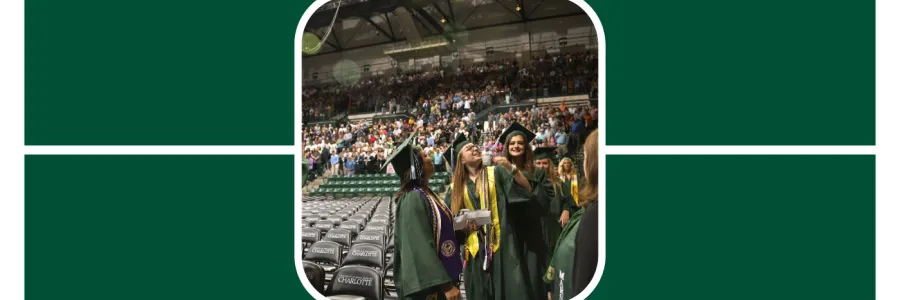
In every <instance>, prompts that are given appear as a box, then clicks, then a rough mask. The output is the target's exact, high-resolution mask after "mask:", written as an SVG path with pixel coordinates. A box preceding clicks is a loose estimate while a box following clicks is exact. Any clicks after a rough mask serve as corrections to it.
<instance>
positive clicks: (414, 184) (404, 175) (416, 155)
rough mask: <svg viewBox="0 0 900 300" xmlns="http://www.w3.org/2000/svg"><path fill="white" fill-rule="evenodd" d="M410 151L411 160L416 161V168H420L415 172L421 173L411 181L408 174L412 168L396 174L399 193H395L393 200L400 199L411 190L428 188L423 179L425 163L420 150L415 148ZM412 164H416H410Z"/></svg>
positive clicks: (426, 182)
mask: <svg viewBox="0 0 900 300" xmlns="http://www.w3.org/2000/svg"><path fill="white" fill-rule="evenodd" d="M410 151H412V152H413V155H412V158H413V159H414V160H417V161H418V167H419V168H421V170H417V171H419V172H421V173H419V172H417V173H418V174H416V179H415V180H412V179H410V177H411V176H410V174H411V173H412V168H409V169H407V170H406V171H404V172H398V173H397V175H398V176H400V191H399V192H397V194H396V195H394V198H397V197H400V196H401V195H403V193H406V192H408V191H411V190H412V189H413V188H421V189H427V188H428V181H427V180H426V178H425V169H424V168H425V161H423V158H422V150H421V149H419V148H417V147H412V149H411V150H410ZM412 163H413V164H416V162H412ZM395 171H396V169H395Z"/></svg>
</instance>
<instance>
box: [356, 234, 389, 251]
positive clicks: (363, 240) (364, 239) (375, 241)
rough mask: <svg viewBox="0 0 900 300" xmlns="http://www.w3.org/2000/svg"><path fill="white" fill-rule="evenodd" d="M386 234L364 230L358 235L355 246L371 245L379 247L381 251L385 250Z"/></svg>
mask: <svg viewBox="0 0 900 300" xmlns="http://www.w3.org/2000/svg"><path fill="white" fill-rule="evenodd" d="M384 236H385V235H384V232H381V231H376V230H363V231H362V232H360V233H359V234H358V235H356V240H354V241H353V244H354V245H359V244H370V245H375V246H378V247H379V248H381V249H384V244H385V241H384Z"/></svg>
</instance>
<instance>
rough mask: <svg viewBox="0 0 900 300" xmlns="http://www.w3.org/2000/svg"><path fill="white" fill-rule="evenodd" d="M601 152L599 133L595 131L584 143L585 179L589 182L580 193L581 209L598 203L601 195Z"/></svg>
mask: <svg viewBox="0 0 900 300" xmlns="http://www.w3.org/2000/svg"><path fill="white" fill-rule="evenodd" d="M599 150H600V142H599V140H597V131H596V130H594V132H591V134H590V135H588V138H587V140H586V141H585V143H584V177H587V182H586V184H585V185H584V187H582V188H581V190H580V191H578V196H579V201H578V202H579V206H581V207H587V206H588V205H590V204H591V203H593V202H594V201H597V195H598V193H599V191H597V188H598V185H599V182H600V179H599V177H600V162H599V161H597V156H598V152H599Z"/></svg>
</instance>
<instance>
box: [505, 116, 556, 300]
mask: <svg viewBox="0 0 900 300" xmlns="http://www.w3.org/2000/svg"><path fill="white" fill-rule="evenodd" d="M534 138H535V134H534V133H533V132H531V131H530V130H528V129H527V128H525V127H524V126H522V125H521V124H519V123H518V122H513V123H512V124H510V125H509V127H507V128H506V129H505V130H504V131H503V133H501V134H500V136H499V140H500V141H501V142H502V143H503V157H504V158H505V159H506V160H508V161H509V162H511V163H512V164H513V165H515V166H516V168H517V169H518V170H521V172H522V175H523V176H524V177H525V178H526V179H527V181H528V183H529V185H531V187H532V195H531V198H532V200H531V201H528V202H527V203H526V204H525V205H522V206H518V207H516V208H514V210H513V212H512V213H513V214H515V215H516V216H517V218H516V220H514V223H513V227H514V228H513V229H514V230H516V231H517V234H518V235H519V236H520V237H522V239H521V243H520V244H519V245H518V246H519V247H520V249H519V252H520V253H521V254H522V256H520V264H521V268H522V270H523V272H524V273H525V276H526V278H525V281H524V282H523V283H522V285H523V288H524V289H526V290H527V292H528V295H529V297H530V298H533V299H541V298H543V297H545V296H546V295H547V292H548V289H547V286H546V285H545V283H544V280H543V278H544V274H545V273H546V270H547V264H548V261H549V259H550V255H551V253H550V250H549V248H550V247H549V244H550V243H552V242H548V241H547V240H546V236H545V234H544V233H545V231H546V230H545V228H547V227H549V226H554V225H555V224H556V222H555V221H547V217H546V216H547V215H548V214H547V210H548V209H549V207H550V202H551V200H552V199H553V198H554V197H555V195H554V194H553V185H552V183H551V182H550V180H549V178H548V176H547V173H546V172H544V170H543V169H541V168H535V166H534V150H533V149H532V148H531V141H532V140H534ZM535 220H539V221H538V222H535ZM548 223H552V224H548Z"/></svg>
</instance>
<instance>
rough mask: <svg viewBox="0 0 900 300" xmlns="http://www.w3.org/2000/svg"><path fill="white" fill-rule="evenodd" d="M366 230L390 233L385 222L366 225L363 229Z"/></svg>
mask: <svg viewBox="0 0 900 300" xmlns="http://www.w3.org/2000/svg"><path fill="white" fill-rule="evenodd" d="M366 230H374V231H380V232H382V233H383V234H390V229H389V228H388V226H387V224H384V223H376V224H369V225H366V229H365V230H363V231H366Z"/></svg>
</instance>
